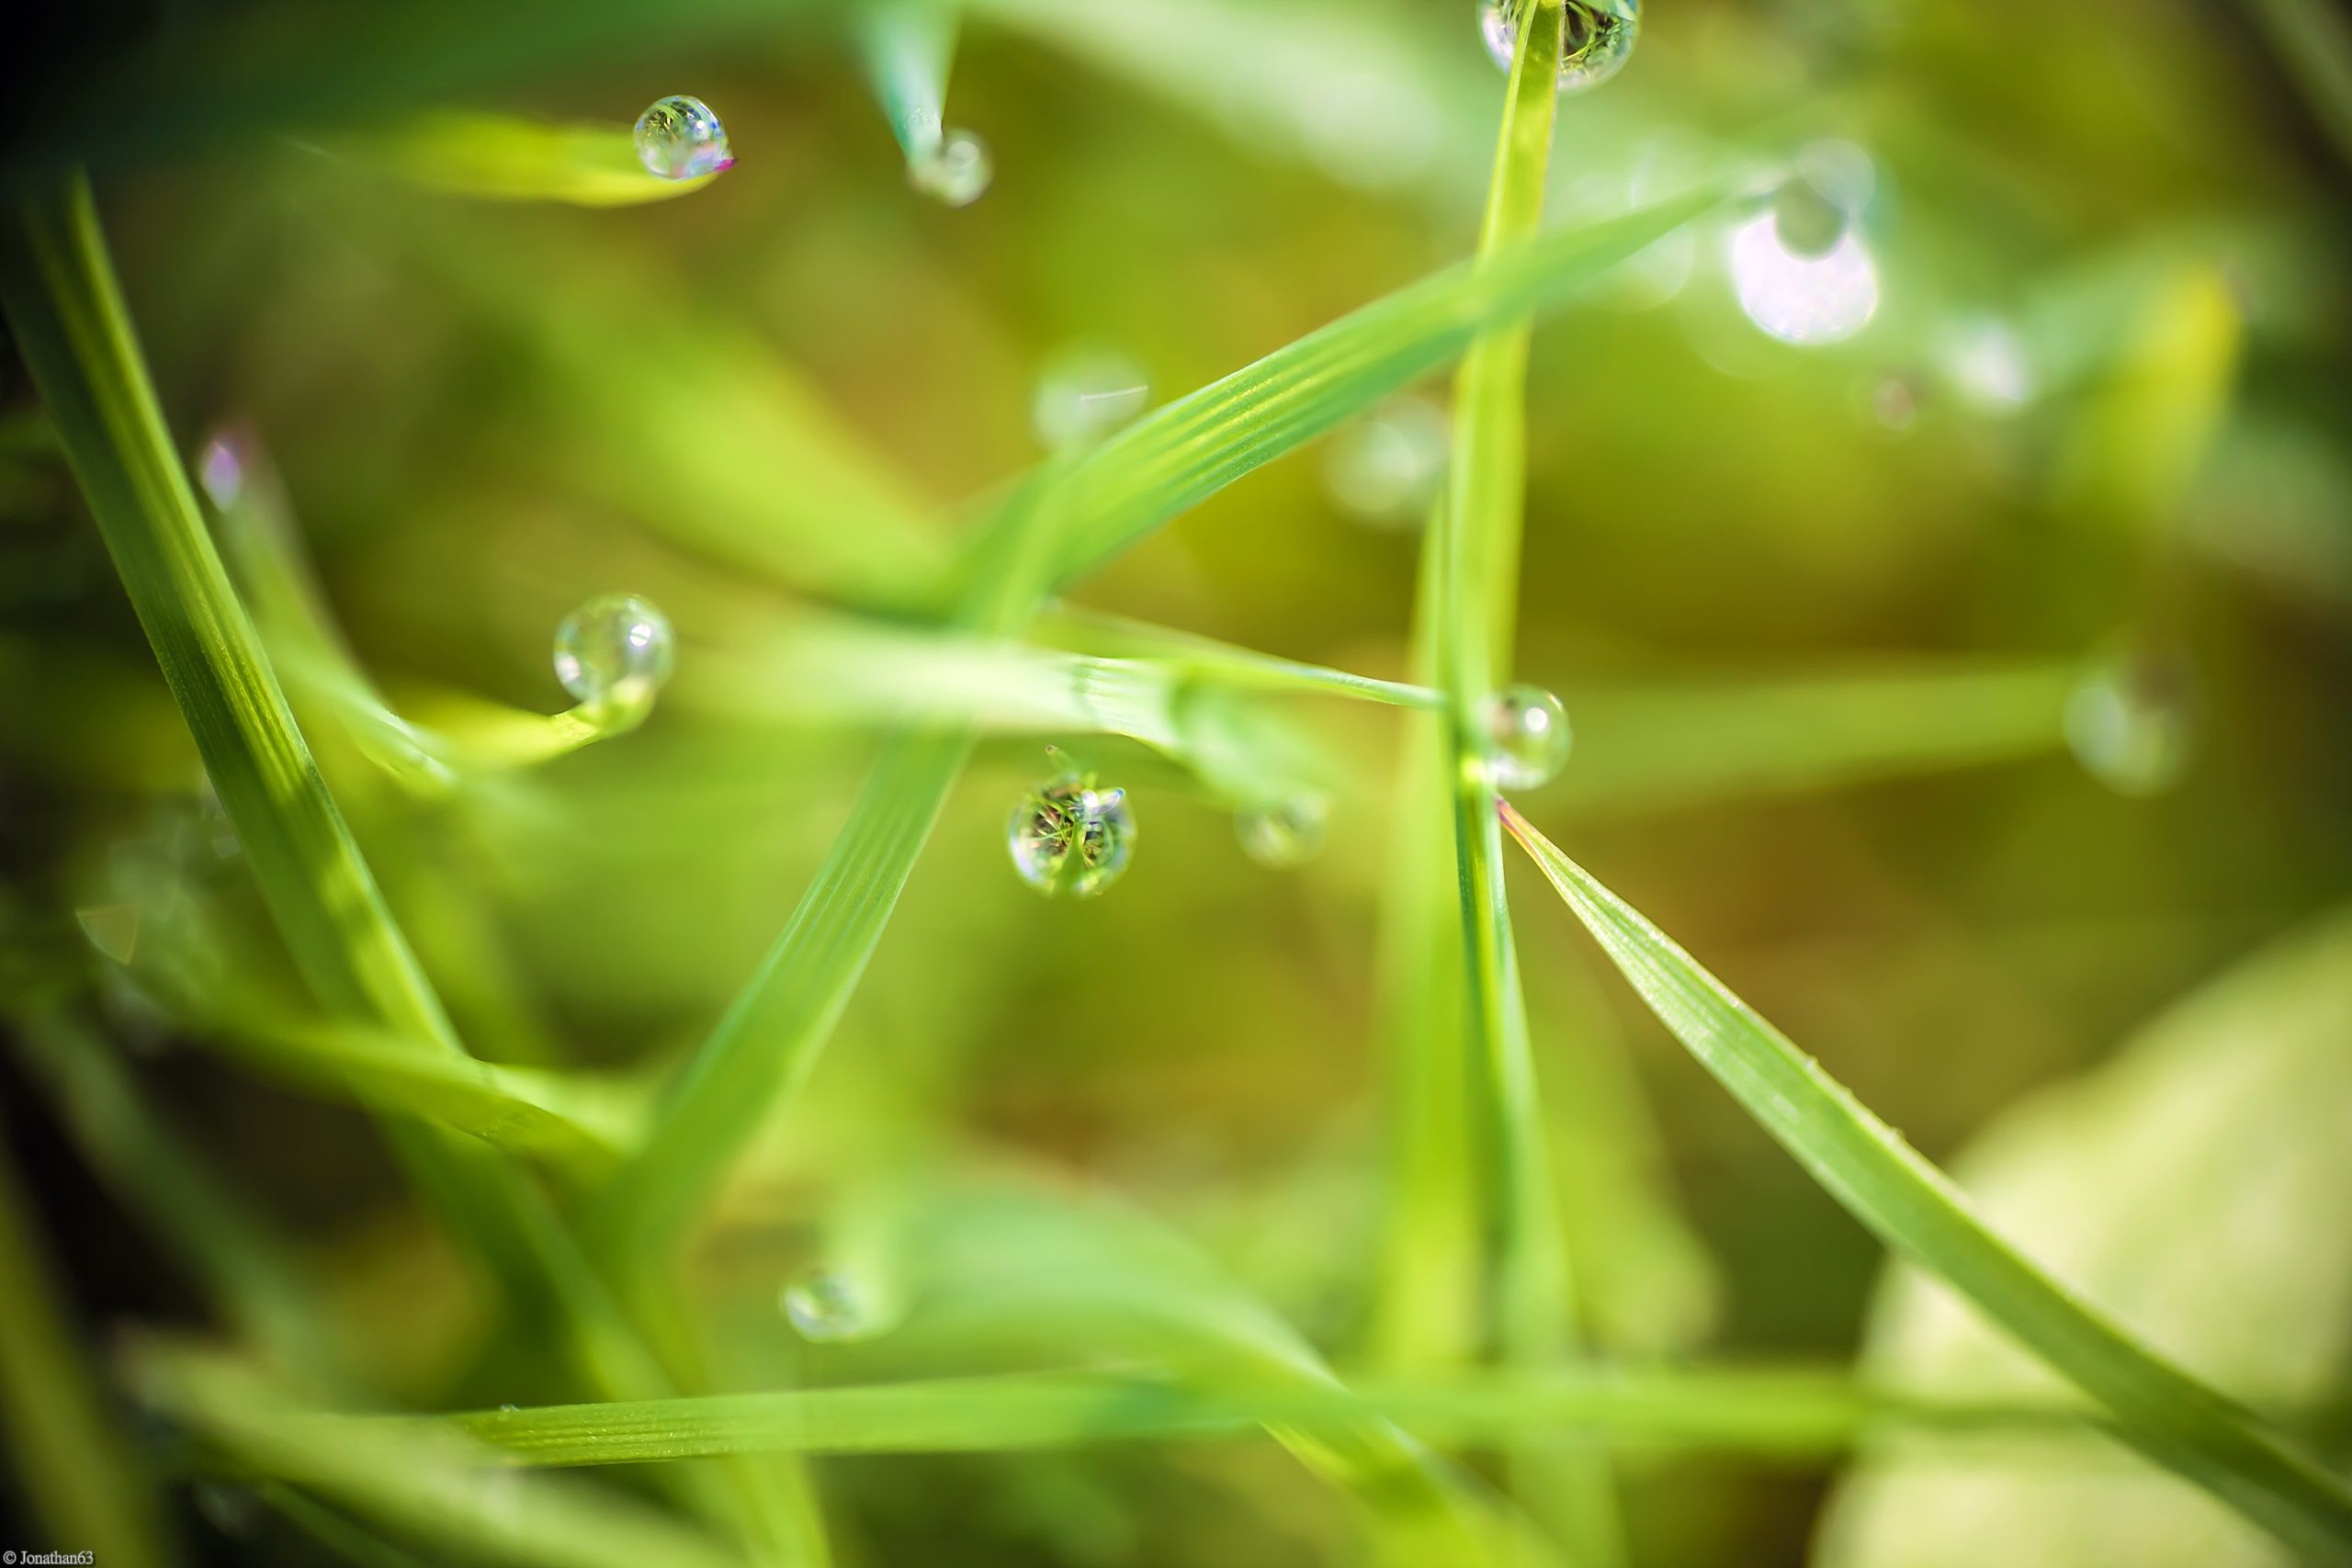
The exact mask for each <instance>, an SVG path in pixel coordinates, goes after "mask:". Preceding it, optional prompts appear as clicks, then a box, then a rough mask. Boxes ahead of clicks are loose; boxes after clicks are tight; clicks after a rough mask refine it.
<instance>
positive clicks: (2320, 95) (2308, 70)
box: [2245, 0, 2352, 164]
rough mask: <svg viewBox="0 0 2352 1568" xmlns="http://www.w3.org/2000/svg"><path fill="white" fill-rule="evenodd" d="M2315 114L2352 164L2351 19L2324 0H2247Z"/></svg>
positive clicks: (2258, 26) (2345, 160) (2337, 154)
mask: <svg viewBox="0 0 2352 1568" xmlns="http://www.w3.org/2000/svg"><path fill="white" fill-rule="evenodd" d="M2245 8H2246V9H2247V10H2249V11H2251V12H2253V13H2254V21H2255V26H2256V28H2258V29H2259V30H2260V31H2261V33H2262V34H2263V36H2264V37H2265V38H2267V39H2269V42H2270V47H2271V50H2272V51H2273V52H2275V53H2276V54H2277V55H2278V63H2279V64H2280V65H2282V66H2283V67H2285V68H2286V71H2287V73H2288V74H2289V75H2290V76H2292V77H2293V78H2294V79H2295V85H2297V86H2298V87H2300V88H2301V89H2302V93H2303V97H2304V99H2305V100H2306V101H2307V102H2308V103H2309V104H2310V105H2311V108H2312V116H2313V118H2316V119H2318V121H2319V122H2320V124H2321V125H2323V126H2324V127H2325V128H2326V130H2327V135H2328V139H2329V140H2330V141H2334V142H2335V152H2336V156H2338V157H2339V158H2341V159H2343V160H2344V162H2345V163H2346V164H2352V22H2347V21H2346V18H2345V16H2344V13H2343V12H2342V11H2340V10H2338V9H2336V8H2335V7H2334V6H2329V5H2326V4H2324V0H2245Z"/></svg>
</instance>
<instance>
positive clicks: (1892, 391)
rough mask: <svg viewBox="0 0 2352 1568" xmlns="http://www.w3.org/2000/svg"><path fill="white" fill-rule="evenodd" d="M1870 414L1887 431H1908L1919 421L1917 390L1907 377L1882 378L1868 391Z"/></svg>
mask: <svg viewBox="0 0 2352 1568" xmlns="http://www.w3.org/2000/svg"><path fill="white" fill-rule="evenodd" d="M1869 400H1870V414H1871V418H1872V419H1874V420H1876V421H1877V422H1878V423H1879V424H1880V425H1882V426H1883V427H1884V428H1885V429H1888V430H1894V431H1903V430H1908V429H1910V428H1911V427H1912V426H1913V425H1914V424H1916V423H1918V420H1919V389H1918V387H1917V385H1916V384H1915V383H1914V382H1913V381H1912V379H1911V378H1909V377H1908V376H1899V375H1898V376H1883V377H1881V378H1879V379H1878V380H1877V381H1876V382H1874V383H1873V384H1872V385H1871V389H1870V399H1869Z"/></svg>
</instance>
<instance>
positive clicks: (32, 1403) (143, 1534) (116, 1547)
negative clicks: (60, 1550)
mask: <svg viewBox="0 0 2352 1568" xmlns="http://www.w3.org/2000/svg"><path fill="white" fill-rule="evenodd" d="M14 1166H15V1162H14V1161H13V1159H11V1158H10V1156H9V1153H8V1149H7V1145H6V1144H5V1143H0V1278H5V1279H6V1280H7V1282H8V1284H7V1289H6V1291H0V1438H5V1439H6V1447H7V1454H8V1458H9V1461H10V1462H11V1465H12V1467H13V1468H14V1469H15V1471H16V1472H17V1478H18V1480H19V1481H20V1482H21V1483H22V1492H21V1495H22V1496H23V1499H24V1501H25V1502H26V1503H28V1505H30V1506H31V1508H32V1511H33V1515H34V1517H37V1518H38V1519H39V1520H40V1524H41V1526H42V1528H43V1529H44V1530H45V1531H46V1532H47V1535H48V1539H49V1540H52V1541H57V1542H61V1543H63V1542H71V1543H72V1548H71V1549H72V1550H74V1551H82V1550H84V1549H87V1550H88V1551H91V1552H92V1553H94V1554H95V1555H96V1560H97V1561H98V1562H108V1563H128V1564H130V1568H156V1565H157V1564H161V1563H163V1562H166V1561H168V1560H169V1559H168V1557H167V1554H166V1553H165V1551H164V1545H163V1540H162V1538H161V1537H160V1536H159V1535H158V1534H157V1532H156V1529H155V1506H154V1499H153V1497H152V1496H151V1495H149V1493H148V1490H147V1483H146V1482H145V1480H144V1479H143V1478H142V1477H141V1475H140V1473H139V1472H138V1469H137V1461H136V1460H135V1458H134V1457H133V1455H132V1453H131V1450H130V1445H129V1443H128V1442H127V1441H126V1440H125V1439H124V1438H123V1437H122V1435H121V1434H120V1433H119V1432H118V1431H116V1430H115V1427H114V1425H113V1422H112V1420H111V1419H110V1418H109V1416H107V1411H106V1407H105V1405H104V1404H103V1403H102V1402H101V1400H100V1397H99V1393H98V1387H97V1382H96V1379H95V1378H93V1377H92V1376H91V1373H90V1366H89V1363H88V1361H87V1360H86V1359H85V1358H84V1356H83V1354H82V1348H81V1347H80V1346H79V1345H77V1344H75V1343H74V1331H73V1329H72V1328H71V1327H69V1326H68V1325H67V1321H66V1318H65V1315H64V1314H63V1313H62V1311H61V1310H60V1307H59V1304H58V1300H57V1294H56V1290H55V1286H54V1283H53V1280H52V1276H51V1269H50V1267H49V1260H48V1259H47V1258H46V1257H44V1256H43V1248H42V1247H41V1245H40V1240H39V1238H38V1237H37V1236H36V1235H35V1234H34V1230H33V1221H32V1217H31V1215H30V1213H28V1210H27V1208H26V1204H25V1201H24V1196H23V1194H22V1193H21V1192H20V1191H18V1190H17V1175H16V1170H15V1168H14Z"/></svg>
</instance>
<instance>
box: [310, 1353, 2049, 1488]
mask: <svg viewBox="0 0 2352 1568" xmlns="http://www.w3.org/2000/svg"><path fill="white" fill-rule="evenodd" d="M1367 1415H1373V1416H1382V1417H1385V1418H1387V1419H1389V1420H1393V1421H1395V1422H1397V1424H1398V1425H1399V1426H1401V1427H1405V1428H1406V1429H1408V1430H1409V1431H1411V1432H1413V1433H1414V1434H1415V1435H1417V1436H1419V1437H1421V1438H1427V1439H1430V1440H1432V1441H1441V1442H1443V1443H1445V1444H1447V1445H1449V1446H1453V1445H1463V1446H1467V1445H1471V1444H1476V1443H1493V1442H1497V1441H1499V1440H1504V1439H1508V1438H1524V1437H1529V1436H1536V1437H1557V1436H1560V1435H1562V1434H1568V1433H1573V1434H1574V1435H1575V1436H1576V1437H1577V1438H1579V1439H1580V1440H1585V1441H1593V1442H1602V1443H1607V1444H1610V1445H1611V1446H1613V1447H1623V1448H1627V1449H1635V1450H1642V1451H1645V1452H1713V1453H1736V1454H1746V1455H1755V1456H1758V1457H1763V1458H1770V1459H1783V1460H1789V1459H1810V1458H1818V1457H1821V1456H1824V1455H1833V1454H1839V1453H1843V1452H1845V1451H1846V1450H1849V1448H1851V1447H1852V1446H1853V1445H1854V1444H1855V1443H1856V1442H1857V1441H1859V1440H1860V1439H1861V1438H1865V1437H1868V1436H1873V1435H1877V1434H1880V1433H1889V1434H1895V1433H1899V1434H1905V1435H1912V1434H1917V1435H1922V1436H1925V1435H1928V1434H1932V1433H1935V1432H1940V1431H1962V1432H1974V1431H1980V1430H1984V1429H1986V1428H1995V1429H2000V1430H2009V1429H2016V1428H2024V1429H2031V1430H2036V1431H2041V1432H2050V1431H2061V1432H2063V1431H2068V1430H2070V1429H2072V1430H2077V1431H2079V1432H2081V1433H2082V1434H2083V1435H2085V1436H2087V1435H2088V1432H2089V1427H2087V1426H2086V1424H2084V1423H2082V1422H2081V1421H2080V1418H2079V1416H2078V1415H2077V1414H2075V1413H2071V1412H2068V1411H2065V1410H2063V1409H2057V1408H2050V1407H2044V1406H2037V1405H2035V1404H2031V1403H2028V1402H2018V1403H2011V1404H1992V1403H1980V1402H1972V1401H1966V1400H1960V1399H1933V1400H1930V1399H1918V1398H1912V1397H1905V1396H1903V1395H1898V1394H1893V1393H1874V1392H1872V1391H1871V1390H1870V1389H1868V1388H1865V1387H1862V1386H1860V1385H1859V1384H1856V1383H1855V1382H1852V1381H1851V1380H1850V1379H1849V1378H1847V1377H1846V1376H1844V1375H1843V1374H1842V1373H1840V1372H1836V1371H1804V1370H1792V1369H1782V1368H1740V1367H1731V1368H1720V1369H1718V1368H1708V1367H1690V1368H1678V1369H1674V1370H1670V1371H1643V1370H1629V1371H1608V1372H1592V1371H1587V1372H1575V1371H1555V1372H1551V1373H1545V1374H1530V1373H1525V1372H1506V1373H1486V1374H1477V1373H1465V1374H1463V1375H1461V1376H1458V1377H1452V1378H1447V1379H1443V1380H1392V1381H1383V1382H1371V1383H1362V1384H1358V1385H1355V1387H1354V1390H1353V1392H1350V1391H1347V1390H1335V1389H1312V1388H1268V1387H1233V1386H1221V1385H1219V1384H1218V1383H1216V1382H1214V1381H1213V1380H1204V1379H1200V1378H1197V1377H1194V1378H1182V1377H1173V1376H1170V1377H1150V1376H1144V1375H1138V1374H1133V1373H1130V1374H1127V1375H1118V1374H1114V1373H1107V1372H1085V1371H1074V1372H1023V1373H1012V1374H1007V1375H1001V1376H994V1377H974V1378H945V1379H911V1380H908V1381H904V1382H883V1383H875V1384H869V1385H856V1384H852V1385H845V1386H840V1387H832V1388H819V1389H798V1390H790V1391H786V1392H780V1393H748V1394H727V1395H718V1396H714V1397H708V1398H703V1399H665V1400H644V1401H639V1402H635V1403H629V1404H575V1405H553V1406H537V1407H533V1408H527V1409H522V1410H496V1411H480V1412H469V1413H467V1414H463V1415H457V1416H347V1417H345V1421H346V1422H347V1423H348V1424H349V1426H350V1427H353V1428H355V1429H356V1435H357V1436H358V1437H359V1438H361V1440H363V1441H364V1440H366V1438H367V1437H368V1436H369V1435H371V1434H372V1433H373V1432H375V1431H376V1430H378V1429H379V1428H392V1429H396V1430H403V1431H415V1430H419V1429H424V1430H433V1429H454V1430H456V1431H458V1432H460V1433H463V1434H464V1435H465V1436H466V1437H468V1438H472V1439H474V1440H476V1441H478V1442H480V1443H482V1444H484V1445H485V1446H487V1447H489V1448H492V1449H494V1450H497V1451H498V1457H499V1459H500V1461H502V1462H503V1463H506V1464H511V1465H516V1466H523V1467H527V1468H541V1467H570V1466H577V1465H602V1464H642V1463H652V1462H658V1461H666V1460H677V1459H686V1458H697V1457H709V1456H713V1455H718V1454H729V1453H754V1452H781V1453H800V1454H812V1455H814V1454H916V1453H1005V1452H1017V1451H1021V1450H1031V1449H1044V1448H1082V1447H1090V1446H1093V1445H1096V1444H1101V1443H1107V1442H1132V1441H1141V1440H1147V1439H1168V1438H1227V1437H1239V1436H1244V1435H1247V1434H1248V1433H1250V1432H1251V1431H1253V1430H1256V1429H1259V1428H1262V1427H1281V1428H1286V1429H1291V1430H1296V1431H1301V1432H1309V1433H1316V1434H1326V1433H1329V1432H1330V1431H1332V1430H1335V1429H1336V1430H1340V1431H1344V1430H1345V1429H1347V1428H1348V1427H1351V1426H1360V1425H1361V1424H1362V1423H1363V1420H1364V1419H1365V1417H1366V1416H1367Z"/></svg>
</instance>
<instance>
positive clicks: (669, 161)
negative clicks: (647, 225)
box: [637, 93, 735, 180]
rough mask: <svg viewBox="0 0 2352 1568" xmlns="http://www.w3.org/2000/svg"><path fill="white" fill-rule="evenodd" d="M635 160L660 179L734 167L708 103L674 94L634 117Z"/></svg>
mask: <svg viewBox="0 0 2352 1568" xmlns="http://www.w3.org/2000/svg"><path fill="white" fill-rule="evenodd" d="M637 161H638V162H639V163H640V164H644V165H645V170H646V173H648V174H650V175H659V176H660V177H661V178H662V179H665V180H692V179H699V178H701V177H702V176H703V175H715V174H718V172H720V171H721V170H723V169H731V168H733V167H734V166H735V152H734V150H733V149H732V148H730V147H729V146H728V144H727V128H726V127H725V126H723V125H721V124H719V123H718V116H717V115H715V114H713V113H711V112H710V106H709V105H708V104H707V103H704V102H703V101H702V100H701V99H700V98H696V97H689V96H687V95H685V94H684V93H673V94H672V95H671V96H668V97H666V98H663V99H662V100H661V101H660V102H658V103H656V104H655V105H653V107H650V108H649V109H647V110H646V111H645V112H644V113H643V114H641V115H639V116H638V117H637Z"/></svg>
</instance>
